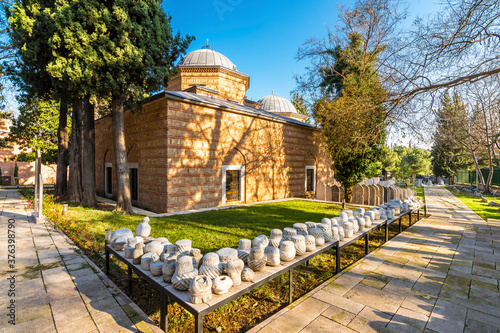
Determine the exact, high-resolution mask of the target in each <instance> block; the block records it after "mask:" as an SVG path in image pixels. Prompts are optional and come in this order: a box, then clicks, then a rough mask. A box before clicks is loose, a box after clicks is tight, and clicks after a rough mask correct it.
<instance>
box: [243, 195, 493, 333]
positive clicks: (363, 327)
mask: <svg viewBox="0 0 500 333" xmlns="http://www.w3.org/2000/svg"><path fill="white" fill-rule="evenodd" d="M425 191H426V201H427V203H428V208H429V212H430V213H431V214H432V216H431V217H429V218H427V219H425V220H422V221H420V222H419V223H417V224H416V225H414V226H413V227H412V228H410V229H408V230H406V231H405V232H403V233H402V234H400V235H398V236H397V237H395V238H393V239H392V240H390V241H389V242H387V243H386V244H385V245H384V246H382V247H380V248H379V249H377V250H376V251H374V252H372V253H371V254H370V255H368V256H366V257H365V258H364V259H363V260H361V261H359V262H358V263H356V264H355V265H353V266H351V267H350V268H349V269H348V270H345V271H343V272H342V273H340V274H339V275H337V276H335V277H334V278H332V279H331V280H329V281H327V282H325V283H324V284H322V285H321V286H319V287H318V288H316V289H315V290H313V291H312V292H310V293H309V294H308V295H306V296H305V297H302V298H301V299H299V300H297V301H296V302H294V303H293V304H292V305H290V306H289V307H287V308H285V309H283V310H282V311H280V312H279V313H277V314H276V315H274V316H273V317H271V318H269V319H267V320H266V321H264V322H263V323H261V324H259V325H258V326H256V327H254V328H253V329H252V330H250V331H249V332H252V333H255V332H259V333H274V332H282V333H285V332H286V333H292V332H315V333H317V332H397V333H401V332H450V333H451V332H453V333H456V332H481V333H483V332H500V223H499V222H488V223H487V222H485V221H484V220H483V219H481V218H480V217H479V216H478V215H476V214H475V213H474V212H472V211H471V210H470V209H469V208H468V207H467V206H465V205H464V204H463V203H462V202H461V201H460V200H458V199H457V198H456V197H455V196H453V194H451V193H450V192H449V191H448V190H446V189H445V188H444V187H440V186H433V187H426V188H425Z"/></svg>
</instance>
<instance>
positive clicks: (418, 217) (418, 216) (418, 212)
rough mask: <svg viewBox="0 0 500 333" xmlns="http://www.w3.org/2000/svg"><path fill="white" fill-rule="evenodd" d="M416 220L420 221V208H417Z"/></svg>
mask: <svg viewBox="0 0 500 333" xmlns="http://www.w3.org/2000/svg"><path fill="white" fill-rule="evenodd" d="M417 221H420V208H419V209H418V210H417Z"/></svg>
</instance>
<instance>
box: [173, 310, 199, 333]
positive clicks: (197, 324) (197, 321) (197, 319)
mask: <svg viewBox="0 0 500 333" xmlns="http://www.w3.org/2000/svg"><path fill="white" fill-rule="evenodd" d="M194 322H195V323H194V324H195V332H196V333H201V332H203V316H202V315H200V314H197V315H196V316H195V317H194ZM166 331H167V330H165V332H166Z"/></svg>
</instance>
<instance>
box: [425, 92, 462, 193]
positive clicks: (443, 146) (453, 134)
mask: <svg viewBox="0 0 500 333" xmlns="http://www.w3.org/2000/svg"><path fill="white" fill-rule="evenodd" d="M466 117H467V115H466V110H465V105H464V103H463V102H462V101H461V99H460V96H459V95H458V93H457V92H455V94H454V95H453V100H452V99H451V98H450V96H449V93H448V92H446V93H445V94H443V97H442V98H441V107H440V108H439V110H438V111H437V115H436V122H437V128H436V131H435V133H434V143H433V145H432V150H431V157H432V170H433V173H434V175H436V176H438V177H447V178H449V179H450V183H453V180H454V176H455V175H456V174H457V171H458V170H459V169H462V168H465V167H467V166H468V165H469V164H470V156H469V153H468V152H467V150H466V148H465V147H464V146H463V142H466V137H467V133H466V132H465V131H464V127H463V124H464V123H466V122H467V119H466Z"/></svg>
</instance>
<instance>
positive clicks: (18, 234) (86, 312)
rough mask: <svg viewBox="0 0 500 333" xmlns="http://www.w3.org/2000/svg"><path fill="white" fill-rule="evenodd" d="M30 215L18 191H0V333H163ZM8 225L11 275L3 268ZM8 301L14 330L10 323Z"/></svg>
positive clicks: (62, 238) (69, 245)
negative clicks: (12, 239)
mask: <svg viewBox="0 0 500 333" xmlns="http://www.w3.org/2000/svg"><path fill="white" fill-rule="evenodd" d="M30 215H31V211H30V210H29V209H28V205H27V202H25V201H23V200H21V198H20V196H19V193H18V191H17V190H0V258H1V259H0V265H1V269H0V293H1V296H0V309H1V310H0V332H36V333H42V332H59V333H62V332H70V333H76V332H78V333H85V332H138V331H141V332H162V331H161V330H160V329H159V328H158V327H157V326H156V325H154V323H153V322H152V321H151V320H150V319H149V318H148V317H147V316H146V315H145V314H144V313H143V312H142V310H140V309H139V308H138V307H137V305H135V303H133V302H132V301H131V300H130V299H129V298H128V297H127V296H125V295H124V294H123V293H122V292H121V291H120V290H119V289H118V288H117V287H116V286H115V285H114V284H113V282H111V281H110V280H109V279H108V278H107V277H106V276H105V274H104V273H102V272H101V271H100V270H99V269H98V268H97V267H96V266H95V265H94V264H93V263H92V262H91V261H90V260H89V259H88V258H87V257H86V256H85V255H82V254H81V253H80V252H79V250H78V248H77V247H76V245H74V244H73V243H72V242H71V241H70V240H69V239H68V238H67V237H66V236H65V235H64V234H62V233H60V232H58V231H57V230H55V229H53V228H52V226H51V225H50V224H49V223H47V224H35V223H33V222H32V221H31V218H30V217H29V216H30ZM9 219H15V223H14V224H15V264H14V265H15V266H14V269H13V271H14V272H11V271H12V269H11V268H10V267H9V266H8V264H9V263H8V262H7V260H8V254H9V253H8V239H9V238H8V237H9V236H8V224H9V222H8V220H9ZM11 234H12V233H11ZM11 237H12V236H11ZM12 275H14V277H15V279H12V280H11V281H9V280H8V278H10V277H11V276H12ZM11 282H12V283H11ZM9 290H11V291H13V292H14V293H15V295H14V294H12V293H11V295H9ZM12 301H15V303H14V304H15V323H16V325H12V324H10V323H9V322H8V321H9V320H10V318H9V317H8V314H9V313H10V312H11V310H10V309H8V306H9V305H10V304H11V302H12Z"/></svg>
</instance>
